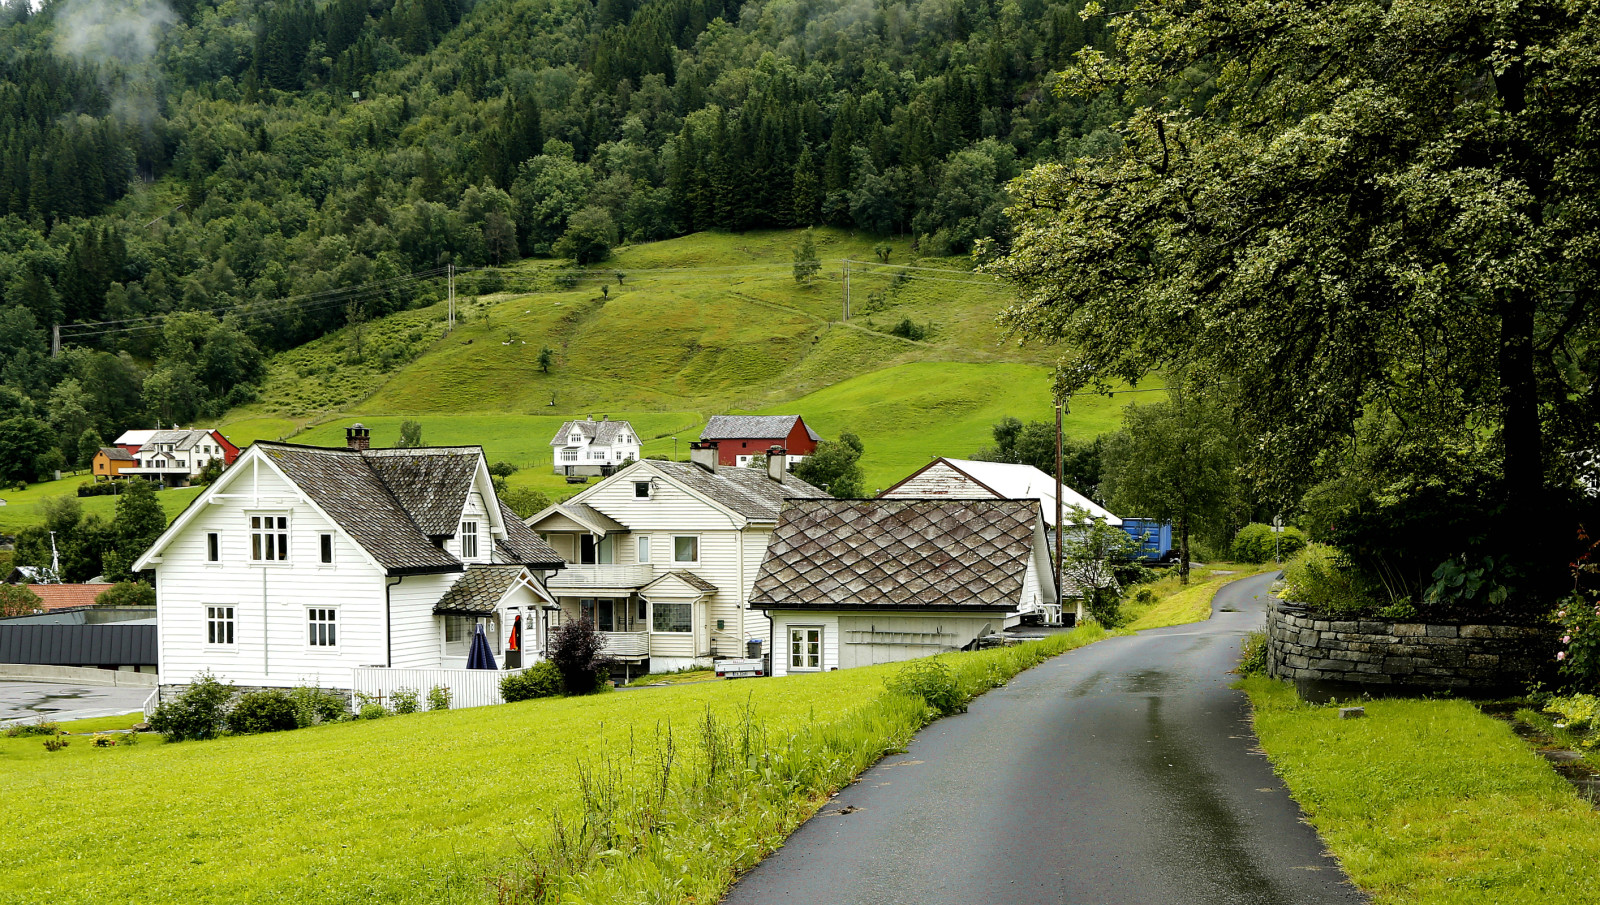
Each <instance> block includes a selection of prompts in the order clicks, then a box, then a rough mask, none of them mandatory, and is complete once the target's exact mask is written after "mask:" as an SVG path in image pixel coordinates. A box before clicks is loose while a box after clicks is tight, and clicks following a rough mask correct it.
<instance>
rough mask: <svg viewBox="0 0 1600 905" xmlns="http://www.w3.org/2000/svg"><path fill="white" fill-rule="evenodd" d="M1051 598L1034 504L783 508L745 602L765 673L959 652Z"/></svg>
mask: <svg viewBox="0 0 1600 905" xmlns="http://www.w3.org/2000/svg"><path fill="white" fill-rule="evenodd" d="M1057 604H1058V599H1057V595H1056V590H1055V582H1054V581H1052V580H1051V575H1050V555H1049V553H1048V552H1047V551H1046V544H1045V531H1044V519H1043V518H1042V517H1041V513H1040V511H1039V503H1038V501H1036V500H1031V499H1028V500H997V499H976V500H975V499H953V498H948V497H947V498H943V499H920V500H885V499H876V500H832V499H828V500H788V501H787V502H785V503H784V506H783V513H782V516H781V517H780V518H779V520H778V526H777V529H776V530H775V531H774V532H773V533H772V540H771V543H770V544H769V545H768V548H767V556H766V559H765V560H764V561H763V562H762V564H761V573H760V575H759V576H758V577H757V578H756V582H755V588H754V590H753V591H752V592H751V595H750V606H751V607H753V608H755V609H758V610H764V611H765V612H766V614H767V616H769V617H770V618H771V632H772V634H771V644H772V646H773V658H772V674H773V675H775V676H782V675H787V674H790V673H799V672H825V671H828V670H833V669H846V668H849V667H852V666H868V665H871V664H874V663H892V662H895V661H898V660H909V659H912V658H915V657H926V656H928V655H930V654H937V653H941V652H943V651H950V650H959V649H961V648H965V647H970V646H971V645H972V644H973V643H974V642H976V641H978V640H979V639H982V638H984V637H986V636H988V635H991V634H995V633H998V632H1003V631H1004V630H1005V629H1007V628H1009V627H1011V626H1014V625H1017V624H1018V623H1019V622H1020V621H1021V620H1022V617H1023V616H1024V615H1027V614H1030V613H1039V614H1041V615H1042V614H1046V613H1048V612H1050V611H1051V610H1052V609H1053V608H1055V607H1056V606H1057Z"/></svg>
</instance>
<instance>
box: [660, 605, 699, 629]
mask: <svg viewBox="0 0 1600 905" xmlns="http://www.w3.org/2000/svg"><path fill="white" fill-rule="evenodd" d="M651 610H652V613H651V621H650V628H651V629H652V630H654V631H658V632H673V633H676V634H684V635H686V634H688V633H689V632H691V631H693V630H694V622H693V620H694V604H692V603H654V604H651Z"/></svg>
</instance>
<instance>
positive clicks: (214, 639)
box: [206, 606, 233, 644]
mask: <svg viewBox="0 0 1600 905" xmlns="http://www.w3.org/2000/svg"><path fill="white" fill-rule="evenodd" d="M206 643H207V644H232V643H233V607H231V606H207V607H206Z"/></svg>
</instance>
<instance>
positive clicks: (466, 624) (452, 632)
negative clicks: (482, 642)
mask: <svg viewBox="0 0 1600 905" xmlns="http://www.w3.org/2000/svg"><path fill="white" fill-rule="evenodd" d="M473 622H474V620H473V617H471V616H457V615H454V614H452V615H447V616H445V617H444V640H445V643H446V644H458V643H460V642H463V641H465V640H467V638H468V637H470V636H471V635H472V626H473Z"/></svg>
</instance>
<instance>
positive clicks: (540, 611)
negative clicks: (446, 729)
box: [134, 427, 563, 690]
mask: <svg viewBox="0 0 1600 905" xmlns="http://www.w3.org/2000/svg"><path fill="white" fill-rule="evenodd" d="M348 435H349V447H348V448H326V447H316V446H299V445H295V444H289V443H267V442H260V443H256V444H255V445H253V446H251V447H250V448H249V450H248V451H246V452H245V453H244V454H243V455H242V456H241V457H240V458H239V460H238V462H237V463H235V465H234V466H233V467H232V468H229V469H228V470H227V471H225V472H223V474H222V476H221V477H220V478H218V479H217V480H216V481H215V482H214V483H212V484H211V485H210V486H209V487H207V488H206V490H205V491H204V492H203V493H201V494H200V496H199V497H197V498H196V499H195V500H194V502H192V503H190V504H189V507H188V508H187V509H185V510H184V512H183V514H182V515H180V516H179V517H178V518H177V520H176V521H174V522H173V523H172V525H171V526H170V527H168V529H167V531H166V533H164V534H162V535H161V537H160V539H159V540H157V541H156V543H155V545H154V546H152V547H151V548H150V549H149V550H148V551H146V552H145V554H144V555H143V556H141V557H140V558H139V559H138V561H137V562H136V563H135V564H134V568H135V569H136V570H144V569H153V570H155V574H156V618H157V620H158V635H159V639H160V640H159V644H160V655H159V660H160V663H159V670H160V675H161V685H162V687H163V688H167V687H170V686H182V685H187V684H189V683H190V682H192V681H193V680H194V678H195V676H196V675H198V674H199V673H200V672H201V671H203V670H210V671H211V672H212V673H214V674H215V675H217V676H218V677H220V678H225V679H227V680H229V681H232V682H234V683H236V684H238V685H240V686H245V687H252V686H255V687H292V686H295V685H299V684H302V683H306V684H320V685H322V686H323V687H332V688H350V687H351V681H352V678H351V677H352V669H353V668H354V667H391V668H402V667H408V668H440V667H450V668H461V667H464V666H465V665H466V657H467V648H468V644H469V643H470V641H471V636H472V632H473V631H474V626H476V625H478V624H482V625H484V626H485V628H486V631H487V634H488V636H489V638H490V642H491V646H492V649H493V650H494V652H495V654H496V657H497V660H498V661H500V662H504V661H503V658H504V657H505V654H506V653H507V651H506V642H507V640H508V635H509V633H510V629H511V627H512V626H513V624H515V623H516V621H517V619H518V618H519V617H520V618H521V624H522V633H521V636H522V640H523V643H522V644H521V645H520V650H519V651H518V653H519V654H522V653H523V652H524V651H525V652H528V653H533V654H535V655H536V654H537V653H538V651H539V650H542V642H543V640H544V638H545V637H546V634H545V629H546V627H547V626H546V622H545V614H546V607H551V606H553V605H554V604H553V601H552V599H551V598H550V596H549V595H548V593H547V592H546V591H545V589H544V584H545V581H546V573H547V572H549V571H550V570H555V569H559V568H561V567H562V565H563V563H562V560H561V557H560V556H558V555H557V554H556V552H555V551H554V550H552V549H551V548H550V547H549V545H547V544H546V543H545V542H544V541H542V540H540V539H539V536H538V535H537V534H534V533H533V532H532V531H530V530H528V528H527V527H526V526H525V525H523V524H522V522H521V521H519V520H518V519H517V516H516V514H515V513H513V512H512V511H511V510H510V509H509V508H508V507H507V506H506V505H505V504H503V503H501V502H500V500H499V499H498V497H496V495H495V491H494V484H493V482H492V481H491V479H490V476H489V471H488V465H487V463H486V462H485V460H484V457H483V450H482V449H481V448H479V447H476V446H470V447H432V448H430V447H422V448H417V449H368V448H367V442H368V439H367V431H366V430H365V429H364V428H359V427H357V428H351V429H350V430H349V432H348ZM524 656H525V655H524ZM531 660H532V658H529V659H528V662H530V663H531ZM512 665H515V664H512ZM525 665H526V664H525ZM423 690H426V689H423Z"/></svg>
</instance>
